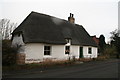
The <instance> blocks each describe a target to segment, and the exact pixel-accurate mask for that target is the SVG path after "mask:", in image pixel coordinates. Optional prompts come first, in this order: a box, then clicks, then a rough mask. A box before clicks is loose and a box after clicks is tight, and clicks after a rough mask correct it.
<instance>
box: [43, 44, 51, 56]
mask: <svg viewBox="0 0 120 80" xmlns="http://www.w3.org/2000/svg"><path fill="white" fill-rule="evenodd" d="M45 47H50V50H47V49H46V50H45ZM51 50H52V46H50V45H44V56H51V52H52V51H51ZM45 51H49V52H50V53H49V55H45Z"/></svg>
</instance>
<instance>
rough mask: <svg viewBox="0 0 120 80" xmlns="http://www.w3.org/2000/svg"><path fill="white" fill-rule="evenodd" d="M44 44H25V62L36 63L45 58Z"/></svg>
mask: <svg viewBox="0 0 120 80" xmlns="http://www.w3.org/2000/svg"><path fill="white" fill-rule="evenodd" d="M43 52H44V45H43V44H40V43H28V44H26V46H25V54H26V60H25V63H33V62H34V63H36V62H41V61H42V60H43Z"/></svg>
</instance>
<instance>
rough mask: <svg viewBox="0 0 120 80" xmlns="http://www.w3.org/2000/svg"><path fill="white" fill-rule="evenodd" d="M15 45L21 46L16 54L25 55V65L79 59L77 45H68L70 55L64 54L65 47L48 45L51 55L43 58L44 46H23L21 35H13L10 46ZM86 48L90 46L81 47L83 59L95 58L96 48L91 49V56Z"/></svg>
mask: <svg viewBox="0 0 120 80" xmlns="http://www.w3.org/2000/svg"><path fill="white" fill-rule="evenodd" d="M17 45H21V47H20V49H19V51H18V53H25V54H26V59H25V62H26V63H33V62H41V61H43V59H46V58H50V59H56V60H66V59H68V58H69V56H71V57H72V56H75V57H76V58H79V47H80V46H77V45H70V44H66V45H67V46H68V45H69V46H70V55H68V54H65V45H49V46H51V55H50V56H45V55H44V45H48V44H42V43H27V44H24V42H23V39H22V35H20V36H18V35H15V36H14V38H13V41H12V46H14V47H16V46H17ZM88 47H91V46H83V56H84V58H89V57H91V58H93V57H97V47H91V48H92V54H88Z"/></svg>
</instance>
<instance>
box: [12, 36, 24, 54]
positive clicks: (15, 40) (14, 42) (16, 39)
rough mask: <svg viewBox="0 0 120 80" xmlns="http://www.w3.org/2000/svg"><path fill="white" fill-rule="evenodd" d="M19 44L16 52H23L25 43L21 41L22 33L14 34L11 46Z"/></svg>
mask: <svg viewBox="0 0 120 80" xmlns="http://www.w3.org/2000/svg"><path fill="white" fill-rule="evenodd" d="M18 46H20V48H19V50H18V53H24V50H25V44H24V42H23V38H22V35H21V34H20V36H18V35H14V37H13V40H12V47H18Z"/></svg>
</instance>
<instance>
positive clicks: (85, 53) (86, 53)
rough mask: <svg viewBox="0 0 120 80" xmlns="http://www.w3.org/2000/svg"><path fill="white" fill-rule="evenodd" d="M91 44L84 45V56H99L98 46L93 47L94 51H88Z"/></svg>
mask: <svg viewBox="0 0 120 80" xmlns="http://www.w3.org/2000/svg"><path fill="white" fill-rule="evenodd" d="M89 47H91V46H83V56H84V58H96V57H97V47H91V48H92V53H91V54H89V53H88V48H89Z"/></svg>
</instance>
